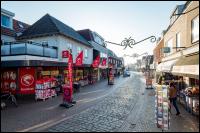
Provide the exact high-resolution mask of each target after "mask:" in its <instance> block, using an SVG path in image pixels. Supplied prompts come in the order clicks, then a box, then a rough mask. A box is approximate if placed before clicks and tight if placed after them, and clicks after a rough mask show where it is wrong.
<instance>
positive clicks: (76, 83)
mask: <svg viewBox="0 0 200 133" xmlns="http://www.w3.org/2000/svg"><path fill="white" fill-rule="evenodd" d="M73 88H74V91H75V92H80V88H81V84H80V83H78V82H75V83H74V84H73Z"/></svg>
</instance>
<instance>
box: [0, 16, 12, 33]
mask: <svg viewBox="0 0 200 133" xmlns="http://www.w3.org/2000/svg"><path fill="white" fill-rule="evenodd" d="M1 25H2V26H4V27H7V28H11V29H12V27H11V18H10V17H8V16H5V15H2V14H1Z"/></svg>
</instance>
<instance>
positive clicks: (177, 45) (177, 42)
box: [176, 32, 181, 49]
mask: <svg viewBox="0 0 200 133" xmlns="http://www.w3.org/2000/svg"><path fill="white" fill-rule="evenodd" d="M176 47H181V33H180V32H178V33H177V34H176ZM177 49H178V48H177Z"/></svg>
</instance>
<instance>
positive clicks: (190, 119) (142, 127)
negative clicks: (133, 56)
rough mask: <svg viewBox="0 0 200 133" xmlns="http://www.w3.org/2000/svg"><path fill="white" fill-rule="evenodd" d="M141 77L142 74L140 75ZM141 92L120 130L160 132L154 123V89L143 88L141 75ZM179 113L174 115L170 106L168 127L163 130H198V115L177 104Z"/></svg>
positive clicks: (173, 110)
mask: <svg viewBox="0 0 200 133" xmlns="http://www.w3.org/2000/svg"><path fill="white" fill-rule="evenodd" d="M142 77H143V76H142ZM141 80H143V87H142V88H141V92H144V95H142V96H140V97H139V98H138V101H140V102H137V103H136V105H135V107H134V109H133V110H132V112H131V113H130V115H129V117H128V118H127V121H126V123H125V124H124V126H123V127H121V129H120V131H121V132H162V129H160V128H157V126H156V123H155V89H152V90H151V89H144V88H145V82H146V80H145V78H144V77H143V79H141ZM178 107H179V109H180V112H181V115H180V116H176V111H175V109H174V107H172V115H171V116H170V117H171V119H170V128H169V130H167V131H164V132H199V117H197V116H194V115H192V114H190V113H188V112H187V111H186V110H185V109H184V108H183V106H182V105H180V104H178Z"/></svg>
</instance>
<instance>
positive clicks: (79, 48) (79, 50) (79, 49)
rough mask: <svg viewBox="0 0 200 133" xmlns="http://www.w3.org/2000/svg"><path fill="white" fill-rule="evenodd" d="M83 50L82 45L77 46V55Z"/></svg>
mask: <svg viewBox="0 0 200 133" xmlns="http://www.w3.org/2000/svg"><path fill="white" fill-rule="evenodd" d="M80 52H81V47H77V55H78V54H79V53H80Z"/></svg>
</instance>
